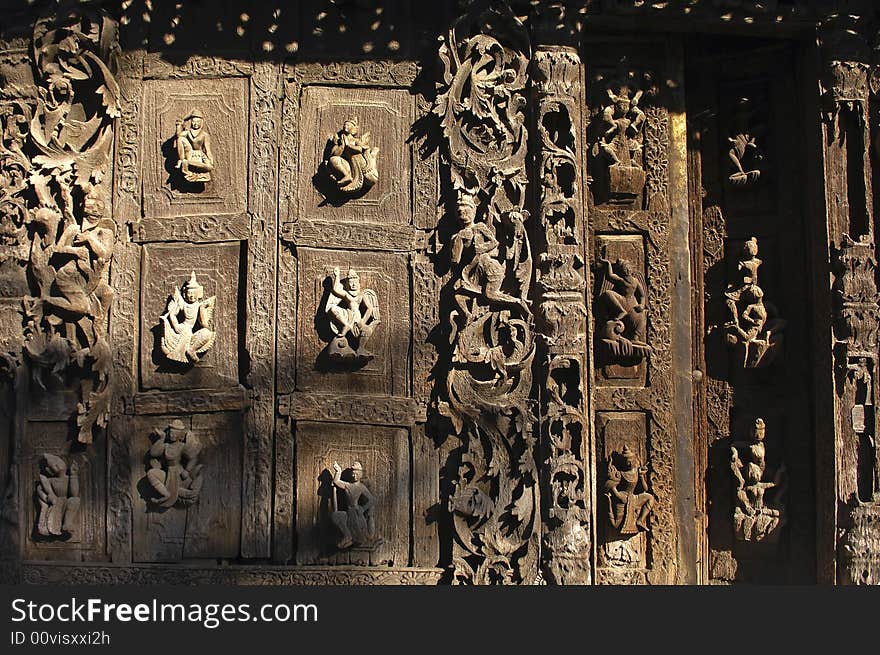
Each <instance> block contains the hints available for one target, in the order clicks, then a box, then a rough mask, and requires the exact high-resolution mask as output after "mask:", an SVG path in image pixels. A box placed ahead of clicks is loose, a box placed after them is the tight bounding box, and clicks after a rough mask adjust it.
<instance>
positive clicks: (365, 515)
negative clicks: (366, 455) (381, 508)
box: [330, 462, 382, 550]
mask: <svg viewBox="0 0 880 655" xmlns="http://www.w3.org/2000/svg"><path fill="white" fill-rule="evenodd" d="M363 475H364V467H363V465H362V464H361V463H360V462H355V463H354V464H352V465H351V478H352V480H351V482H347V481H345V480H343V479H342V467H341V466H339V464H338V463H337V462H333V486H335V487H336V488H338V489H340V490H341V491H342V493H343V494H344V505H340V503H339V500H338V498H337V495H336V491H335V490H334V492H333V511H332V513H331V514H330V520H331V521H332V523H333V525H335V526H336V528H337V529H338V530H339V539H338V540H337V542H336V547H337V548H338V549H340V550H344V549H346V548H350V547H352V546H364V547H368V548H370V547H374V546H378V545H379V544H381V543H382V539H381V538H379V537H378V536H377V534H376V515H375V511H376V510H375V499H374V498H373V494H372V492H371V491H370V488H369V487H368V486H367V485H366V483H364V482H363Z"/></svg>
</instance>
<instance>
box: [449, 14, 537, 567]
mask: <svg viewBox="0 0 880 655" xmlns="http://www.w3.org/2000/svg"><path fill="white" fill-rule="evenodd" d="M530 56H531V46H530V43H529V38H528V34H527V32H526V31H525V29H524V27H523V25H522V23H520V21H519V20H518V19H517V18H516V17H515V16H514V14H513V13H512V12H511V10H510V8H509V7H508V6H507V5H506V4H504V3H491V4H487V3H475V4H474V5H473V7H472V9H471V10H470V12H469V13H468V14H467V15H465V16H464V17H462V18H461V19H460V20H458V21H457V22H456V23H455V24H454V26H453V28H452V29H451V30H450V31H449V33H448V35H447V37H446V38H445V39H444V40H443V43H442V45H441V46H440V58H441V60H442V62H443V64H444V69H445V70H444V74H443V80H442V82H441V83H440V85H439V89H438V95H437V99H436V102H435V105H434V110H433V111H434V113H435V114H436V115H437V116H439V118H440V124H441V127H442V131H443V137H444V150H445V158H446V164H447V173H448V175H447V176H446V179H445V180H444V182H445V187H446V188H445V192H446V193H445V196H446V199H447V207H448V218H449V224H447V225H441V226H440V229H439V230H438V235H439V238H440V240H441V241H442V248H441V250H440V253H439V255H438V260H439V261H438V265H439V266H443V267H446V268H447V269H448V271H449V275H448V281H447V283H446V284H445V286H444V287H443V289H442V291H441V302H442V303H443V308H444V310H445V311H443V312H441V316H444V317H446V318H445V319H444V322H443V325H442V327H443V332H444V334H445V336H446V344H447V345H444V346H441V348H442V352H441V354H440V367H438V368H440V369H441V374H440V375H439V376H438V378H439V379H438V383H437V389H436V401H437V402H436V404H435V405H436V408H437V410H438V413H439V414H440V415H442V416H445V417H446V418H447V419H449V421H448V422H449V425H450V428H449V431H450V432H452V433H453V435H454V436H453V438H454V440H456V441H457V444H456V445H455V446H453V447H452V449H451V451H449V459H448V461H447V466H446V476H445V479H444V480H443V481H442V482H441V484H442V488H443V490H444V492H443V493H444V498H445V501H446V504H447V507H448V510H449V514H450V516H451V519H450V520H451V523H452V532H453V537H452V539H453V544H452V553H451V557H452V561H451V570H452V575H453V579H454V581H456V582H462V583H473V584H510V583H529V582H532V581H534V580H535V578H536V576H537V569H538V550H539V493H538V491H539V489H538V471H537V467H536V464H535V457H534V448H535V441H536V438H535V434H534V423H535V416H534V411H533V408H532V400H531V394H532V363H533V360H534V357H535V338H534V333H533V329H532V323H533V319H532V316H533V314H532V307H531V305H530V302H529V301H528V298H529V287H530V285H531V283H532V255H531V249H530V244H529V240H528V238H527V236H526V225H525V224H526V221H527V220H528V212H526V211H525V203H526V186H527V174H526V168H525V167H526V155H527V151H528V130H527V128H526V125H525V122H526V111H525V110H526V105H527V101H526V83H527V77H528V66H529V59H530ZM444 359H445V361H444Z"/></svg>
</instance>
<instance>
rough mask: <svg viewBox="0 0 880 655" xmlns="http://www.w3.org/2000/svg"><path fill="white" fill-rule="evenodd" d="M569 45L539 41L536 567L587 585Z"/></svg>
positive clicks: (576, 82) (578, 215)
mask: <svg viewBox="0 0 880 655" xmlns="http://www.w3.org/2000/svg"><path fill="white" fill-rule="evenodd" d="M581 78H582V70H581V61H580V57H579V56H578V53H577V50H576V49H575V48H571V47H566V46H539V47H538V48H537V50H536V52H535V57H534V61H533V73H532V84H533V86H532V89H533V92H534V98H535V105H534V112H535V130H536V137H537V140H536V143H537V145H536V152H535V168H536V170H535V179H536V180H537V181H538V182H539V183H540V185H541V187H540V190H539V191H538V192H537V194H536V195H537V196H538V197H537V205H538V217H537V218H538V220H537V222H536V223H537V224H536V226H535V230H536V234H535V247H536V250H538V252H539V253H540V254H539V255H538V256H537V261H538V264H537V274H536V287H537V292H538V294H539V299H538V300H537V303H538V305H537V307H538V311H537V314H538V317H537V320H536V331H537V332H538V333H539V334H540V335H541V367H540V369H539V371H540V373H539V375H540V376H541V378H540V380H539V382H540V383H539V385H538V388H539V389H540V391H539V394H540V412H541V416H540V425H541V453H542V459H541V467H542V469H541V478H542V491H543V496H542V497H543V508H542V514H543V523H544V535H543V548H542V564H543V572H544V576H545V578H546V579H547V581H548V582H551V583H556V584H589V583H590V582H591V581H592V571H591V565H590V555H591V551H592V537H591V534H592V528H591V509H590V508H591V506H592V502H591V498H590V496H591V487H592V476H591V475H590V473H589V470H590V469H589V465H588V463H587V462H588V460H587V452H588V450H587V449H588V435H589V430H588V427H587V421H586V400H585V399H586V394H585V388H586V387H585V379H584V375H585V373H586V371H587V366H586V348H587V306H586V298H585V295H584V294H585V290H586V281H585V280H584V275H583V268H584V259H583V247H584V244H583V234H584V229H583V228H584V226H583V217H584V208H583V186H582V185H583V165H582V162H583V151H582V138H583V137H582V134H583V133H582V130H583V125H582V116H581V108H582V107H583V99H582V94H583V88H582V82H581Z"/></svg>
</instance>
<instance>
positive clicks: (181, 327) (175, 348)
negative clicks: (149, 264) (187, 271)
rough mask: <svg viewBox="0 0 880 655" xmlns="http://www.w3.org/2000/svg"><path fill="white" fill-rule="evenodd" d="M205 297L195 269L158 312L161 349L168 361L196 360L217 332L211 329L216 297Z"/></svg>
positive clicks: (189, 361) (212, 342)
mask: <svg viewBox="0 0 880 655" xmlns="http://www.w3.org/2000/svg"><path fill="white" fill-rule="evenodd" d="M204 298H205V289H204V287H203V286H202V285H201V284H199V282H198V280H197V279H196V274H195V271H193V272H192V274H191V275H190V278H189V281H187V283H186V284H185V285H184V286H183V293H182V294H181V292H180V289H177V288H175V289H174V295H173V296H172V298H171V300H169V301H168V309H167V310H166V311H165V313H164V314H162V317H161V318H162V328H163V332H162V344H161V345H162V352H163V353H165V355H166V356H167V357H168V359H170V360H171V361H174V362H178V363H180V364H190V363H193V362H197V361H199V359H201V357H202V355H204V354H205V353H206V352H208V350H210V349H211V346H213V345H214V340H215V338H216V336H217V333H216V332H215V331H214V329H213V321H214V307H215V304H216V296H211V297H210V298H208V299H207V300H205V299H204Z"/></svg>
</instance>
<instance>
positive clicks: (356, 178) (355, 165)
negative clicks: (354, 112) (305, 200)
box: [324, 118, 379, 196]
mask: <svg viewBox="0 0 880 655" xmlns="http://www.w3.org/2000/svg"><path fill="white" fill-rule="evenodd" d="M359 131H360V127H359V126H358V120H357V118H349V119H348V120H347V121H345V122H344V123H343V124H342V129H341V130H339V131H338V132H337V133H336V134H334V135H333V136H332V137H330V139H329V141H328V143H327V149H326V151H325V152H326V153H327V154H326V155H325V158H324V163H325V165H326V167H327V173H328V175H329V176H330V179H331V181H332V182H333V184H334V185H335V187H336V189H337V190H338V191H339V192H340V193H342V194H343V195H346V196H354V195H363V194H364V193H366V192H367V191H369V190H370V189H371V188H372V187H373V185H375V184H376V182H378V181H379V172H378V170H377V168H376V163H377V160H378V158H379V148H378V147H376V146H373V145H371V144H370V133H369V132H364V133H363V134H362V135H360V136H358V133H359Z"/></svg>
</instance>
